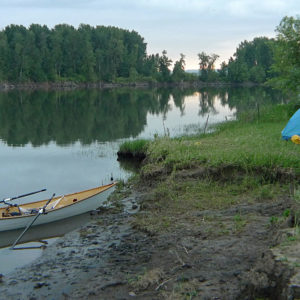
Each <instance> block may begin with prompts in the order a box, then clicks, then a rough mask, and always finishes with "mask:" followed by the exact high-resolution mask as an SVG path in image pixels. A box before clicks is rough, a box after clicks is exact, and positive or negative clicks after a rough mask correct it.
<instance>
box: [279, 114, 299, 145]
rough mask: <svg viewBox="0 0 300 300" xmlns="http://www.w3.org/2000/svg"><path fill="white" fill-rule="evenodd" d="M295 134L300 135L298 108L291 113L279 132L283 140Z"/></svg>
mask: <svg viewBox="0 0 300 300" xmlns="http://www.w3.org/2000/svg"><path fill="white" fill-rule="evenodd" d="M295 134H297V135H299V136H300V108H299V109H298V110H297V111H296V112H295V113H294V114H293V116H292V117H291V118H290V120H289V121H288V123H287V124H286V126H285V128H284V129H283V130H282V132H281V136H282V139H284V140H289V139H290V138H291V137H292V136H293V135H295Z"/></svg>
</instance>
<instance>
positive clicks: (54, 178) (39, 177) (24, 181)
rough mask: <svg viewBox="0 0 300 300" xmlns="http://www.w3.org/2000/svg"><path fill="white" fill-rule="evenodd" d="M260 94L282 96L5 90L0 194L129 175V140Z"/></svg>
mask: <svg viewBox="0 0 300 300" xmlns="http://www.w3.org/2000/svg"><path fill="white" fill-rule="evenodd" d="M258 101H259V103H260V105H263V104H264V103H278V102H281V101H282V99H281V98H280V97H279V96H278V95H277V94H275V93H272V92H271V91H268V90H265V89H262V88H235V89H201V90H196V89H185V90H181V89H161V90H160V89H156V90H134V89H115V90H104V91H99V90H81V91H68V92H62V91H56V92H44V91H34V92H24V91H13V92H8V93H0V162H1V164H0V195H1V196H0V199H1V197H3V198H4V197H9V196H15V195H19V194H23V193H26V192H30V191H33V190H37V189H41V188H47V192H46V193H44V194H43V195H42V197H44V198H46V197H48V196H50V195H52V193H54V192H55V193H56V194H66V193H71V192H75V191H78V190H81V189H85V188H90V187H93V186H96V185H99V184H101V183H107V182H108V181H109V178H110V176H111V174H113V176H114V177H115V178H117V179H126V178H127V177H128V176H129V175H130V173H129V172H128V171H127V170H126V169H124V168H123V167H122V166H120V164H119V163H118V162H117V156H116V152H117V150H118V146H119V144H120V143H121V142H122V141H124V140H126V139H134V138H153V136H154V135H155V134H158V135H164V134H166V133H169V134H170V135H171V136H175V135H180V134H184V133H192V132H195V131H199V130H201V129H202V130H203V128H204V126H205V123H206V121H207V119H208V124H213V123H217V122H222V121H225V120H226V119H232V118H235V117H236V116H237V115H238V114H239V113H241V112H243V111H246V110H247V109H249V108H251V107H252V108H254V107H255V106H256V105H257V103H258ZM38 197H41V195H38ZM26 200H27V199H25V198H24V201H26Z"/></svg>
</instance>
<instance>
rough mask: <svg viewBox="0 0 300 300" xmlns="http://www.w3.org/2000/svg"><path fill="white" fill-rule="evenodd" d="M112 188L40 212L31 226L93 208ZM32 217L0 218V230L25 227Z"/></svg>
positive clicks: (103, 200) (99, 204)
mask: <svg viewBox="0 0 300 300" xmlns="http://www.w3.org/2000/svg"><path fill="white" fill-rule="evenodd" d="M113 190H114V187H111V188H109V189H107V190H105V191H103V192H101V193H99V194H96V195H94V196H92V197H90V198H87V199H85V200H84V201H79V202H76V203H73V204H72V205H69V206H66V207H64V208H61V209H55V210H50V211H48V212H47V213H46V214H41V215H40V216H39V217H38V218H37V220H36V221H35V222H34V224H33V225H32V226H36V225H41V224H45V223H51V222H54V221H58V220H62V219H66V218H69V217H72V216H76V215H79V214H82V213H85V212H88V211H91V210H94V209H96V208H98V207H99V206H101V205H102V204H103V203H104V202H105V200H106V199H107V197H108V196H109V194H110V193H111V192H112V191H113ZM34 218H35V215H28V216H22V217H16V218H7V219H0V231H8V230H14V229H19V228H25V227H26V226H27V225H28V224H29V223H30V222H31V221H32V220H33V219H34Z"/></svg>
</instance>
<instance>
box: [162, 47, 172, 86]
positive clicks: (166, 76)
mask: <svg viewBox="0 0 300 300" xmlns="http://www.w3.org/2000/svg"><path fill="white" fill-rule="evenodd" d="M171 64H172V60H171V59H169V58H168V57H167V51H166V50H164V51H163V52H162V56H161V57H160V58H159V72H160V80H161V81H164V82H166V81H170V78H171V76H170V73H171V72H170V69H169V67H170V66H171Z"/></svg>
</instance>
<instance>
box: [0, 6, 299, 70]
mask: <svg viewBox="0 0 300 300" xmlns="http://www.w3.org/2000/svg"><path fill="white" fill-rule="evenodd" d="M297 15H300V0H85V1H84V0H0V29H3V28H4V27H5V26H7V25H10V24H18V25H24V26H26V27H27V26H29V25H30V24H32V23H37V24H41V25H47V26H48V27H50V28H52V27H53V26H54V25H56V24H61V23H66V24H70V25H73V26H75V27H77V26H78V25H79V24H81V23H84V24H90V25H92V26H96V25H105V26H108V25H110V26H116V27H120V28H124V29H128V30H135V31H137V32H138V33H139V34H140V35H141V36H142V37H144V39H145V42H146V43H147V53H148V54H152V53H160V54H161V52H162V51H163V50H164V49H165V50H167V55H168V57H169V58H171V59H172V60H173V62H175V61H176V60H178V59H179V58H180V53H183V54H184V55H185V56H186V63H187V64H186V69H198V56H197V54H198V53H200V52H202V51H204V52H206V53H208V54H211V53H216V54H218V55H220V58H219V60H218V64H220V63H221V62H222V61H227V60H228V59H229V57H230V56H232V55H233V53H234V52H235V50H236V48H237V46H238V45H239V43H240V42H242V41H244V40H248V41H250V40H252V39H253V38H254V37H259V36H266V37H275V35H276V33H275V28H276V26H277V25H279V22H280V20H281V19H282V18H283V17H284V16H294V17H295V16H297Z"/></svg>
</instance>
